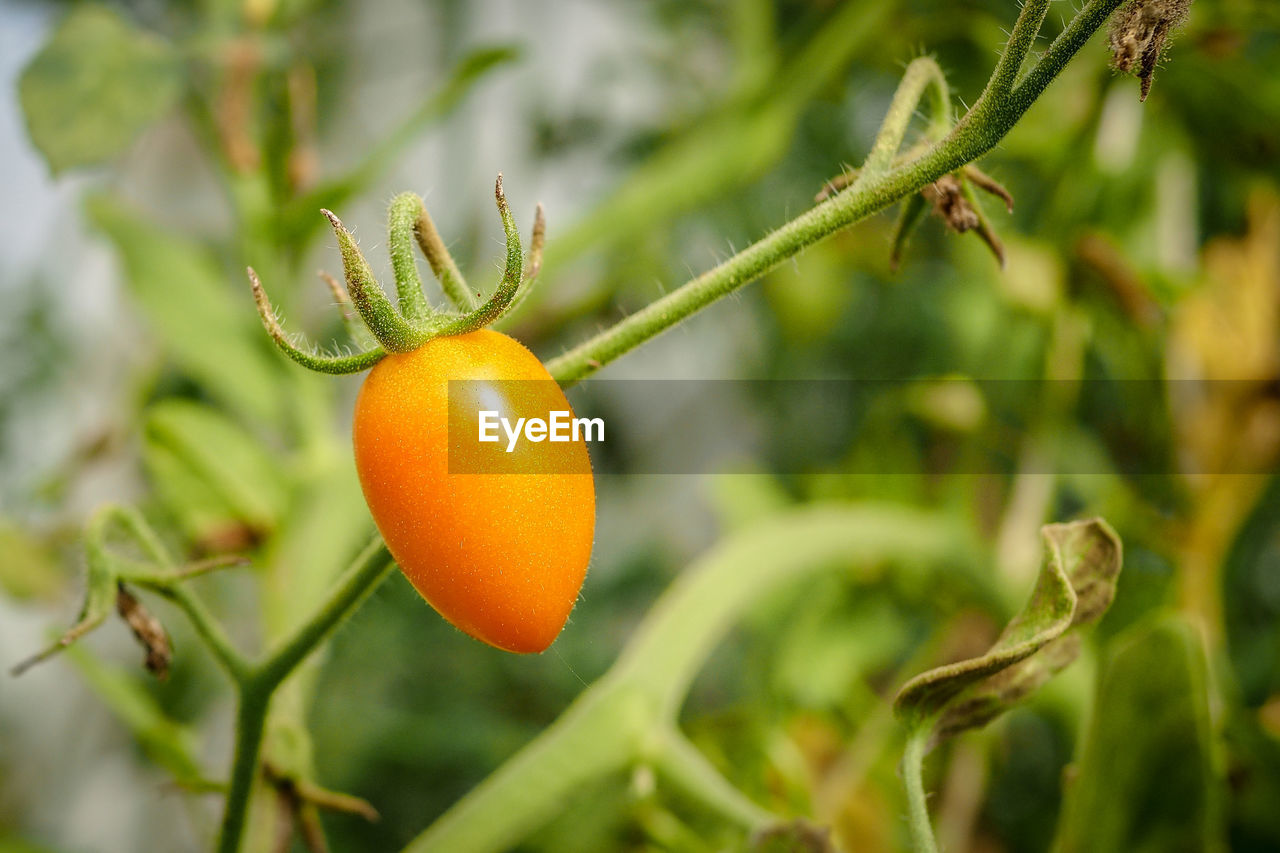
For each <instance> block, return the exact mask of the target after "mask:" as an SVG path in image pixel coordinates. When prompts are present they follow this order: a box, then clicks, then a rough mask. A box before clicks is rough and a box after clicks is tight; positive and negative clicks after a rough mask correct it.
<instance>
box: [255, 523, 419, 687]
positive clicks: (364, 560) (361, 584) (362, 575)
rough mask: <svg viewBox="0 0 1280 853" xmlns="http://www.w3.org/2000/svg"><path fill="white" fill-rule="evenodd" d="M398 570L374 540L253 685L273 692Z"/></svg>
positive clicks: (270, 658)
mask: <svg viewBox="0 0 1280 853" xmlns="http://www.w3.org/2000/svg"><path fill="white" fill-rule="evenodd" d="M395 567H396V564H395V563H394V562H392V561H391V553H390V552H389V551H387V546H386V545H385V544H384V543H383V541H382V538H381V537H374V539H373V541H372V542H370V543H369V544H368V545H366V546H365V549H364V550H363V551H361V552H360V556H358V557H356V560H355V562H354V563H352V564H351V567H350V568H348V569H347V571H346V572H345V573H344V574H343V576H342V577H341V578H339V579H338V583H337V585H336V586H335V587H334V588H333V591H332V592H331V593H330V594H329V598H328V600H327V601H326V602H325V603H324V604H323V605H322V606H321V608H320V609H319V610H317V611H316V612H315V613H314V614H312V616H311V618H310V619H308V620H307V621H306V622H304V623H303V624H302V625H300V626H298V628H297V629H296V630H295V631H294V633H293V635H292V636H290V637H289V638H288V639H286V640H285V641H284V642H283V643H282V644H281V645H280V646H279V648H277V649H276V650H275V651H274V652H272V653H271V654H270V655H268V657H267V659H266V660H265V661H263V662H262V663H261V664H259V665H258V666H257V668H256V669H255V671H254V672H253V673H252V675H251V678H250V681H251V682H252V683H254V684H257V685H260V686H263V687H266V688H268V689H270V690H274V689H275V687H276V686H277V685H279V683H280V682H282V681H284V680H285V678H287V677H288V675H289V673H290V672H292V671H293V669H294V667H296V666H297V665H298V664H300V663H302V661H303V659H304V658H306V657H307V655H309V654H311V652H313V651H314V650H315V649H316V647H317V646H318V645H319V644H320V642H321V641H322V640H323V639H324V638H325V636H326V635H327V634H328V633H329V632H330V631H332V630H333V629H334V628H335V627H336V626H337V625H338V623H339V622H341V621H342V620H343V619H345V618H346V617H347V616H349V615H350V614H351V613H352V612H353V611H354V610H355V609H356V608H357V607H359V606H360V603H361V602H362V601H364V599H365V598H367V597H368V596H369V595H370V594H372V593H373V590H374V588H375V587H377V585H378V584H379V583H381V581H382V580H383V578H385V577H386V576H387V575H389V574H390V573H391V571H392V569H394V568H395Z"/></svg>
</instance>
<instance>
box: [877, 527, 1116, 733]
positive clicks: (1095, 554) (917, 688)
mask: <svg viewBox="0 0 1280 853" xmlns="http://www.w3.org/2000/svg"><path fill="white" fill-rule="evenodd" d="M1041 536H1042V537H1043V538H1044V542H1045V548H1046V552H1047V553H1046V559H1045V563H1044V566H1043V567H1042V568H1041V570H1040V577H1039V578H1038V579H1037V581H1036V586H1035V589H1033V590H1032V593H1031V598H1030V600H1029V601H1028V602H1027V604H1026V605H1025V606H1024V607H1023V608H1022V610H1021V612H1019V613H1018V614H1017V615H1016V616H1014V617H1013V619H1012V620H1010V622H1009V624H1008V625H1007V626H1006V627H1005V629H1004V631H1003V632H1002V633H1001V635H1000V637H999V639H997V640H996V643H995V645H994V646H992V647H991V649H990V651H988V652H987V653H986V654H985V655H983V656H981V657H977V658H970V659H968V660H963V661H960V662H958V663H952V664H947V665H946V666H941V667H938V668H936V669H931V670H929V671H928V672H925V673H922V674H921V675H917V676H916V677H915V678H913V679H911V680H910V681H908V682H907V683H906V685H905V686H903V688H902V690H901V691H899V693H898V696H897V698H896V699H895V700H894V703H893V709H894V713H895V714H896V715H897V716H898V717H899V718H900V719H903V720H905V721H906V722H907V723H908V724H909V725H911V726H912V727H915V728H918V727H920V726H923V725H926V724H930V723H932V726H933V739H934V741H935V742H936V741H938V740H942V739H945V738H947V737H950V736H951V735H954V734H957V733H958V732H961V731H964V730H965V729H970V728H975V727H978V726H982V725H985V724H986V723H988V722H989V721H991V720H993V719H994V718H996V717H997V716H999V715H1000V714H1001V713H1003V712H1004V711H1005V710H1006V709H1008V707H1009V706H1010V705H1012V704H1013V703H1014V702H1017V701H1018V700H1020V699H1022V698H1023V697H1024V696H1026V695H1027V694H1029V693H1031V692H1032V691H1034V690H1036V689H1037V688H1038V687H1039V686H1040V685H1042V684H1043V683H1044V682H1046V681H1048V680H1049V678H1051V677H1052V676H1053V675H1054V674H1055V673H1057V672H1058V671H1059V670H1061V669H1063V668H1064V667H1065V666H1066V665H1067V664H1069V663H1070V662H1071V661H1072V660H1074V659H1075V657H1076V655H1077V653H1078V651H1079V637H1078V636H1077V635H1076V634H1075V633H1074V632H1073V629H1075V628H1079V627H1082V626H1085V625H1089V624H1091V623H1093V622H1096V621H1097V620H1098V619H1099V618H1100V617H1101V616H1102V614H1103V613H1104V612H1106V609H1107V608H1108V607H1109V606H1110V604H1111V599H1112V598H1113V597H1114V595H1115V584H1116V579H1117V577H1118V576H1119V574H1120V564H1121V545H1120V539H1119V537H1117V536H1116V534H1115V531H1113V530H1112V529H1111V527H1110V526H1109V525H1108V524H1107V523H1106V522H1105V521H1103V520H1102V519H1092V520H1089V521H1076V522H1071V523H1067V524H1049V525H1046V526H1045V527H1043V528H1042V529H1041ZM1069 632H1070V633H1069Z"/></svg>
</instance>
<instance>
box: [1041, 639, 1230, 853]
mask: <svg viewBox="0 0 1280 853" xmlns="http://www.w3.org/2000/svg"><path fill="white" fill-rule="evenodd" d="M1211 751H1212V743H1211V732H1210V724H1209V697H1208V691H1207V688H1206V665H1205V655H1204V650H1203V649H1202V648H1201V645H1200V640H1199V638H1198V637H1197V635H1196V633H1195V631H1194V630H1193V629H1192V628H1191V627H1190V626H1189V625H1188V624H1187V623H1186V622H1185V621H1184V620H1182V619H1181V618H1179V617H1173V616H1168V617H1164V618H1162V619H1159V620H1156V621H1154V622H1148V623H1145V624H1140V625H1137V626H1135V627H1134V628H1132V629H1130V630H1129V631H1127V632H1125V633H1124V634H1122V635H1120V637H1118V638H1117V639H1116V641H1115V642H1114V644H1113V647H1112V649H1111V650H1110V654H1109V655H1108V656H1107V659H1106V660H1105V662H1104V663H1103V666H1102V670H1101V672H1100V674H1099V677H1098V687H1097V695H1096V700H1095V704H1094V710H1093V715H1092V721H1091V724H1090V726H1089V729H1088V731H1087V733H1086V734H1085V736H1084V740H1083V742H1082V745H1081V752H1080V757H1079V761H1078V765H1077V766H1078V769H1079V772H1078V774H1076V775H1075V776H1074V777H1073V779H1072V781H1071V782H1070V783H1069V787H1068V789H1067V797H1066V805H1065V806H1064V808H1063V819H1062V824H1061V826H1060V828H1059V837H1058V843H1057V847H1056V850H1057V851H1058V853H1075V852H1076V851H1089V853H1112V852H1113V851H1114V853H1121V851H1123V853H1146V852H1147V851H1150V853H1157V851H1159V853H1179V851H1186V853H1192V851H1196V852H1197V853H1199V851H1213V850H1221V849H1224V844H1223V837H1222V827H1221V824H1220V822H1219V819H1218V798H1219V795H1220V793H1222V791H1221V783H1220V780H1219V779H1218V778H1217V777H1216V775H1215V774H1214V772H1213V767H1212V760H1211Z"/></svg>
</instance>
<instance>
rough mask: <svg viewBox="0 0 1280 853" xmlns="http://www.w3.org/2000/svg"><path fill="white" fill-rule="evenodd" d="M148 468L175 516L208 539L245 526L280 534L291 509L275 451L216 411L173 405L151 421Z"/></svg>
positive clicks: (153, 411) (160, 408)
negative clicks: (218, 531) (231, 526)
mask: <svg viewBox="0 0 1280 853" xmlns="http://www.w3.org/2000/svg"><path fill="white" fill-rule="evenodd" d="M145 429H146V442H147V443H146V454H147V464H148V468H149V470H150V472H151V474H152V477H153V478H154V479H155V480H156V485H157V488H158V490H159V491H160V493H161V494H162V495H163V497H164V498H165V500H166V502H167V503H168V505H169V506H170V508H171V509H174V510H175V511H177V512H178V513H179V515H182V516H185V518H184V521H185V522H186V523H187V524H190V525H192V526H194V527H196V528H198V529H197V530H194V531H190V530H189V532H193V533H196V534H197V536H198V538H200V539H206V537H207V534H208V533H209V532H210V531H209V529H208V528H209V527H210V526H212V527H214V528H217V527H220V526H223V525H227V524H233V523H235V522H240V523H243V524H244V525H246V526H247V527H249V528H250V529H251V530H253V531H256V532H264V531H268V530H272V529H274V528H275V527H276V525H277V524H278V523H279V521H280V519H281V517H282V516H283V515H284V513H285V510H286V507H287V505H288V500H289V494H288V490H287V488H286V485H285V477H284V473H283V472H282V471H281V470H280V467H279V465H278V464H277V462H276V461H275V460H274V459H273V458H272V457H271V456H270V455H269V454H268V452H267V450H266V449H264V448H263V447H262V445H261V444H259V443H258V441H257V440H255V439H254V438H253V436H251V435H249V433H247V432H246V431H245V430H244V429H243V428H242V427H240V426H239V425H238V424H236V423H235V422H234V421H232V420H231V419H230V418H228V417H226V416H225V415H223V414H222V413H220V412H219V411H217V410H216V409H213V408H211V407H209V406H205V405H201V404H199V403H192V402H189V401H186V400H165V401H163V402H160V403H157V404H156V405H154V406H152V407H151V408H150V409H149V410H148V411H147V414H146V422H145Z"/></svg>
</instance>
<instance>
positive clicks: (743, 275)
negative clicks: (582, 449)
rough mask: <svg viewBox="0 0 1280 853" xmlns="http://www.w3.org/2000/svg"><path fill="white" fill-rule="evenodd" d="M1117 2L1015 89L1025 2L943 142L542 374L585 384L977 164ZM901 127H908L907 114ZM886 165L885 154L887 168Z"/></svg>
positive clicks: (1025, 43)
mask: <svg viewBox="0 0 1280 853" xmlns="http://www.w3.org/2000/svg"><path fill="white" fill-rule="evenodd" d="M1121 2H1122V0H1090V2H1089V3H1088V5H1086V6H1085V7H1084V9H1083V10H1082V11H1081V12H1080V13H1079V14H1077V15H1076V16H1075V17H1074V18H1073V19H1072V20H1071V22H1070V23H1069V24H1068V25H1067V27H1066V29H1064V30H1063V32H1062V34H1061V35H1059V36H1058V38H1056V39H1055V40H1054V41H1053V44H1051V45H1050V47H1049V49H1048V51H1047V52H1046V53H1045V55H1044V57H1043V58H1042V59H1041V60H1040V62H1039V63H1037V64H1036V66H1035V67H1033V68H1032V69H1031V70H1030V71H1029V72H1027V74H1026V75H1025V76H1024V77H1023V78H1022V80H1021V81H1020V82H1016V85H1015V81H1017V74H1018V72H1019V70H1020V69H1021V67H1022V64H1023V60H1024V59H1025V58H1026V55H1027V53H1028V52H1029V50H1030V47H1031V44H1032V43H1033V42H1034V41H1035V37H1036V34H1037V33H1038V32H1039V28H1040V24H1041V23H1042V22H1043V20H1044V16H1045V13H1046V12H1047V8H1048V3H1049V0H1028V2H1027V4H1026V6H1024V8H1023V11H1022V14H1021V15H1019V17H1018V22H1017V23H1016V24H1015V25H1014V30H1013V34H1012V35H1011V36H1010V39H1009V43H1008V44H1007V45H1006V49H1005V53H1004V54H1003V55H1002V57H1001V59H1000V62H999V63H998V64H997V66H996V69H995V72H994V73H993V74H992V77H991V80H990V82H988V84H987V87H986V89H984V90H983V93H982V95H981V96H980V97H979V99H978V101H977V103H975V104H974V106H973V108H972V109H970V110H969V111H968V112H967V113H966V114H965V115H964V117H963V118H961V119H960V121H959V122H958V123H957V124H956V126H955V128H954V129H953V130H952V131H951V133H950V134H948V135H947V136H946V138H944V139H942V140H940V141H939V142H937V143H936V144H934V145H933V146H931V147H930V148H929V149H928V150H926V151H925V152H924V153H923V154H921V155H920V156H919V157H917V158H916V159H914V160H912V161H910V162H907V163H904V164H902V165H900V166H898V167H896V168H893V169H888V170H887V171H884V172H881V173H879V174H877V173H875V171H874V169H873V170H872V172H871V173H869V174H867V175H865V176H864V177H863V178H862V179H861V180H859V181H858V182H857V183H856V184H855V185H854V186H852V187H850V188H849V189H847V190H845V191H843V192H841V193H839V194H838V195H836V196H834V197H832V198H830V199H827V200H826V201H825V202H823V203H821V204H819V205H818V206H816V207H814V208H812V209H811V210H809V211H807V212H806V213H803V214H801V215H800V216H798V217H797V218H795V219H793V220H791V221H790V222H788V223H786V224H785V225H783V226H782V227H781V228H779V229H778V230H776V231H774V232H773V233H772V234H769V235H768V236H766V237H765V238H763V239H762V240H760V241H758V242H756V243H753V244H752V245H751V246H748V247H747V248H746V249H744V250H743V251H742V252H739V253H738V254H736V255H734V256H733V257H731V258H729V259H728V260H726V261H724V262H723V263H721V264H720V265H719V266H717V267H715V268H714V269H711V270H709V271H707V272H705V273H703V274H702V275H700V276H698V277H696V278H694V279H692V280H691V281H689V282H686V283H685V284H684V285H682V286H680V287H679V288H677V289H676V290H674V291H672V292H671V293H669V294H667V295H666V296H664V297H663V298H661V299H659V300H657V301H656V302H653V303H651V304H649V305H648V306H646V307H645V308H642V309H641V310H640V311H637V312H636V313H635V314H632V315H631V316H630V317H627V318H626V319H624V320H622V321H621V322H619V323H617V324H615V325H614V326H612V327H610V328H608V329H606V330H604V331H603V332H601V333H600V334H598V335H596V336H595V337H592V338H590V339H588V340H586V341H584V342H583V343H581V344H579V345H578V346H576V347H574V348H573V349H571V350H569V351H568V352H566V353H564V354H563V355H561V356H559V357H557V358H554V359H551V360H550V361H549V362H547V369H548V370H549V371H550V372H551V375H552V376H553V377H555V379H556V380H557V381H558V382H560V383H561V384H562V385H572V384H573V383H575V382H578V381H579V380H582V379H585V378H586V377H587V376H590V375H591V374H592V373H594V372H595V371H597V370H599V369H600V368H601V367H603V366H604V365H605V364H608V363H609V362H611V361H613V360H614V359H616V358H617V357H618V356H620V355H622V354H623V353H626V352H628V351H629V350H631V349H634V348H635V347H637V346H639V345H640V344H642V343H644V342H645V341H647V340H649V339H650V338H653V337H655V336H657V335H659V334H661V333H662V332H664V331H666V330H667V329H669V328H671V327H672V326H674V325H676V324H677V323H679V322H680V321H681V320H683V319H685V318H686V317H688V316H689V315H691V314H693V313H695V312H697V311H699V310H701V309H702V308H705V307H706V306H707V305H710V304H711V303H712V302H715V301H716V300H717V299H719V298H721V297H722V296H726V295H728V294H730V293H733V292H734V291H736V290H738V289H739V288H741V287H742V286H744V285H746V284H748V283H750V282H752V281H754V280H755V279H757V278H759V277H760V276H762V275H764V274H765V273H767V272H769V271H770V270H772V269H773V268H774V267H776V266H778V265H779V264H780V263H782V262H783V261H785V260H787V259H788V258H790V257H792V256H793V255H795V254H797V253H798V252H800V251H801V250H802V249H804V248H806V247H808V246H811V245H813V244H814V243H817V242H818V241H820V240H824V239H826V238H827V237H829V236H831V235H832V234H834V233H835V232H837V231H839V230H841V229H843V228H846V227H848V226H850V225H853V224H854V223H856V222H858V221H860V220H862V219H864V218H866V217H867V216H870V215H871V214H872V213H875V212H876V211H879V210H882V209H884V208H886V207H888V206H889V205H890V204H893V203H894V202H895V201H897V200H898V199H900V198H903V197H904V196H906V195H909V194H911V193H913V192H915V191H916V190H918V189H920V188H921V187H923V186H924V185H925V184H928V183H932V182H933V181H935V180H937V179H938V178H940V177H942V176H943V175H945V174H947V173H948V172H951V171H953V170H955V169H957V168H959V167H960V166H963V165H964V164H966V163H969V162H972V161H973V160H976V159H977V158H978V157H980V156H982V155H983V154H985V153H986V152H987V151H990V150H991V149H992V148H993V147H994V146H995V145H996V143H998V142H999V141H1000V140H1001V139H1003V138H1004V136H1005V134H1007V133H1008V132H1009V130H1010V129H1011V128H1012V127H1013V126H1014V125H1015V124H1016V123H1017V121H1018V119H1020V118H1021V117H1022V114H1023V113H1025V112H1026V111H1027V109H1028V108H1029V107H1030V106H1031V104H1032V103H1033V102H1034V101H1035V99H1036V98H1037V97H1039V95H1040V93H1041V92H1043V91H1044V88H1045V86H1047V85H1048V84H1049V82H1050V81H1051V80H1052V79H1053V78H1054V77H1056V76H1057V74H1058V73H1059V72H1060V71H1061V70H1062V67H1063V66H1064V65H1066V63H1067V61H1068V60H1069V59H1070V58H1071V57H1072V56H1074V55H1075V53H1076V51H1078V50H1079V49H1080V47H1081V46H1083V45H1084V43H1085V42H1086V41H1087V40H1088V38H1089V36H1090V35H1092V34H1093V32H1094V31H1095V30H1097V28H1098V27H1099V26H1101V25H1102V23H1103V22H1104V21H1105V20H1106V18H1107V16H1108V15H1110V14H1111V12H1112V11H1113V10H1114V9H1115V8H1116V7H1117V6H1118V5H1120V3H1121ZM918 62H919V60H917V63H918ZM913 68H914V69H915V70H914V71H913V72H912V79H911V80H910V81H907V80H904V82H903V87H902V88H900V89H899V93H898V95H895V98H894V103H893V106H892V107H891V109H890V114H889V115H888V116H886V119H885V123H884V125H882V128H881V131H880V134H879V135H878V137H877V146H876V148H875V149H873V152H872V153H873V155H874V156H875V157H876V159H875V160H874V161H870V158H869V165H872V166H875V165H877V164H878V163H879V161H880V159H883V153H882V152H883V151H884V150H887V149H888V148H889V146H890V144H891V142H892V141H893V139H894V138H895V136H896V138H897V139H898V140H899V141H900V140H901V136H899V135H898V133H899V128H901V130H902V132H905V127H906V125H905V123H904V121H903V118H904V116H903V114H902V111H903V109H905V105H906V104H908V103H910V104H913V105H914V103H916V101H918V99H919V97H920V95H922V94H923V92H924V90H925V88H926V86H927V85H928V84H929V83H930V82H932V81H931V78H932V74H933V72H932V69H930V68H929V66H928V64H927V63H920V64H916V63H913ZM908 83H909V85H908ZM934 88H935V94H938V95H939V96H941V94H943V93H942V90H941V88H940V87H938V86H936V85H935V87H934ZM913 93H914V95H915V99H914V100H912V95H913ZM939 99H941V100H948V101H949V99H942V98H936V99H935V100H939ZM912 109H914V106H913V107H912ZM905 118H906V119H909V118H910V113H907V114H906V116H905ZM935 120H936V119H935ZM882 140H883V144H881V141H882ZM894 150H896V148H895V149H894ZM892 156H893V155H892V153H890V154H889V158H890V160H891V159H892Z"/></svg>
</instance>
